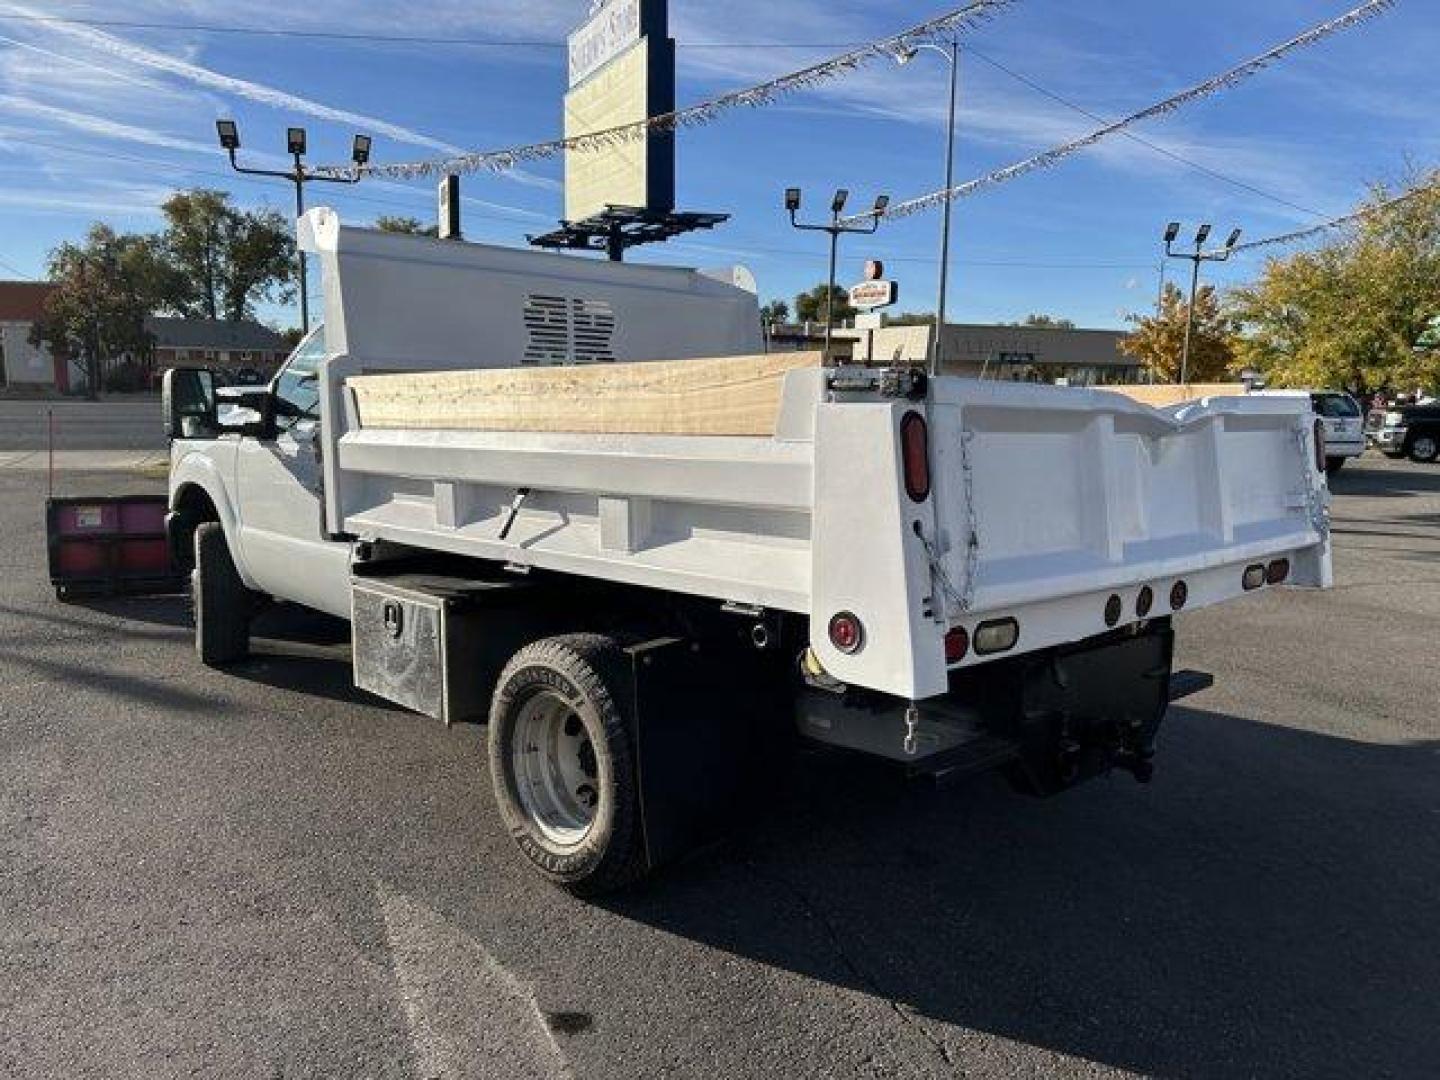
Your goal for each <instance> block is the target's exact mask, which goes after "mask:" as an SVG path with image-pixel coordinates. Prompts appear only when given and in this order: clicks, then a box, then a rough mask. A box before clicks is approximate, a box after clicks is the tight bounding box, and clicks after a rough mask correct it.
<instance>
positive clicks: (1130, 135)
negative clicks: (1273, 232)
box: [965, 47, 1325, 218]
mask: <svg viewBox="0 0 1440 1080" xmlns="http://www.w3.org/2000/svg"><path fill="white" fill-rule="evenodd" d="M965 52H966V53H967V54H968V55H970V56H973V57H975V58H976V59H977V60H980V61H981V62H983V63H986V64H989V65H990V66H991V67H993V68H995V69H996V70H997V71H1001V72H1004V73H1005V74H1006V75H1009V76H1010V77H1011V78H1012V79H1015V80H1016V81H1018V82H1021V83H1024V84H1025V85H1026V86H1028V87H1030V89H1032V90H1034V91H1035V92H1036V93H1038V94H1042V95H1044V96H1045V97H1047V98H1049V99H1050V100H1051V101H1055V102H1058V103H1059V104H1061V105H1064V106H1065V107H1066V108H1067V109H1073V110H1074V111H1075V112H1078V113H1079V114H1080V115H1082V116H1085V117H1088V118H1089V119H1091V120H1094V121H1095V122H1096V123H1097V124H1110V123H1112V122H1113V121H1110V120H1107V119H1106V118H1105V117H1103V116H1098V115H1096V114H1095V113H1093V112H1091V111H1090V110H1089V109H1087V108H1085V107H1084V106H1083V105H1077V104H1075V102H1073V101H1070V100H1068V99H1066V98H1064V97H1062V96H1061V95H1059V94H1057V93H1055V92H1054V91H1053V90H1050V89H1047V88H1046V87H1044V86H1041V85H1040V84H1039V83H1037V82H1036V81H1035V80H1034V79H1031V78H1030V77H1029V76H1026V75H1022V74H1021V73H1020V72H1018V71H1014V70H1012V69H1011V68H1008V67H1006V66H1005V65H1004V64H1002V63H1000V61H998V60H995V59H992V58H991V57H989V56H986V55H985V54H984V53H982V52H981V51H980V50H979V49H976V48H973V47H971V48H967V49H966V50H965ZM1120 134H1121V135H1123V136H1125V138H1127V139H1129V140H1130V141H1131V142H1134V143H1138V144H1139V145H1141V146H1143V147H1145V148H1146V149H1148V150H1153V151H1154V152H1155V153H1157V154H1161V155H1163V156H1164V157H1167V158H1169V159H1171V160H1172V161H1175V162H1178V163H1179V164H1181V165H1184V166H1186V167H1187V168H1190V169H1194V170H1195V171H1196V172H1199V173H1203V174H1204V175H1206V176H1209V177H1211V178H1212V179H1215V180H1219V181H1222V182H1223V183H1226V184H1229V185H1230V186H1232V187H1235V188H1239V189H1240V190H1242V191H1248V192H1249V193H1250V194H1252V195H1258V196H1260V197H1261V198H1262V199H1268V200H1270V201H1271V202H1273V203H1277V204H1279V205H1280V206H1284V207H1286V208H1288V209H1290V210H1298V211H1300V213H1302V214H1309V215H1310V216H1311V217H1317V218H1318V217H1324V216H1325V215H1324V214H1322V213H1321V212H1320V211H1318V210H1311V209H1310V208H1309V207H1305V206H1301V205H1299V204H1298V203H1293V202H1291V201H1290V200H1288V199H1284V198H1281V197H1280V196H1279V195H1276V194H1274V193H1272V192H1269V191H1265V190H1263V189H1261V188H1258V187H1256V186H1255V185H1253V184H1248V183H1246V182H1245V181H1244V180H1238V179H1236V178H1235V177H1233V176H1227V175H1225V174H1224V173H1222V172H1219V171H1217V170H1215V169H1212V168H1210V167H1209V166H1208V165H1202V164H1200V163H1199V162H1198V161H1191V160H1190V159H1189V158H1187V157H1183V156H1181V155H1180V154H1177V153H1176V152H1175V151H1173V150H1171V149H1169V148H1168V147H1165V146H1161V145H1160V144H1158V143H1153V142H1151V141H1150V140H1149V139H1146V138H1144V137H1142V136H1140V135H1136V134H1135V133H1134V132H1133V131H1122V132H1121V133H1120Z"/></svg>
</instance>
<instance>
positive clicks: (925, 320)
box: [881, 311, 935, 326]
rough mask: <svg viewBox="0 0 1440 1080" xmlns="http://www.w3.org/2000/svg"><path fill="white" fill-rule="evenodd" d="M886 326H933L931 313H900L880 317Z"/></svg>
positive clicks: (932, 314)
mask: <svg viewBox="0 0 1440 1080" xmlns="http://www.w3.org/2000/svg"><path fill="white" fill-rule="evenodd" d="M881 318H882V319H883V321H884V323H885V325H886V326H933V325H935V313H934V312H933V311H902V312H900V313H899V314H898V315H882V316H881Z"/></svg>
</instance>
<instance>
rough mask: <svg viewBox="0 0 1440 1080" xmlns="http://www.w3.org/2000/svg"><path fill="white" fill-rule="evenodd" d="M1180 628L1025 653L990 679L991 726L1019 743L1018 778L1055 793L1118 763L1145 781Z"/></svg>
mask: <svg viewBox="0 0 1440 1080" xmlns="http://www.w3.org/2000/svg"><path fill="white" fill-rule="evenodd" d="M1174 650H1175V634H1174V631H1173V630H1172V629H1171V628H1170V627H1169V626H1168V625H1159V626H1154V627H1151V628H1150V629H1148V630H1146V632H1144V633H1142V634H1139V635H1135V636H1129V637H1122V638H1112V639H1105V640H1102V641H1100V642H1089V643H1086V644H1083V645H1080V646H1076V647H1074V648H1072V649H1061V650H1056V651H1054V652H1051V653H1045V654H1041V655H1039V656H1036V657H1033V658H1032V657H1022V658H1019V659H1017V660H1016V661H1015V662H1014V663H1012V664H1010V665H1007V667H1006V669H1005V670H1004V672H1003V674H1002V673H1001V672H996V673H995V674H996V675H997V676H999V677H998V678H993V679H991V680H989V682H988V685H987V688H986V692H985V695H984V698H985V714H986V720H987V723H988V724H989V725H990V727H991V729H992V730H995V731H997V732H1004V733H1006V734H1007V735H1009V736H1010V737H1011V738H1013V739H1014V740H1015V742H1016V743H1017V744H1018V746H1019V749H1020V755H1019V759H1018V761H1017V764H1016V768H1015V773H1014V776H1015V779H1016V781H1017V786H1019V787H1020V788H1021V789H1022V790H1025V791H1028V792H1030V793H1033V794H1038V795H1051V794H1055V793H1057V792H1059V791H1063V790H1065V789H1066V788H1069V787H1072V786H1074V785H1075V784H1078V783H1080V782H1081V781H1082V780H1085V779H1088V778H1090V777H1093V776H1096V775H1098V774H1100V773H1103V772H1106V771H1108V770H1111V769H1116V768H1119V769H1124V770H1126V771H1128V772H1130V773H1132V774H1133V775H1134V776H1135V778H1136V779H1137V780H1139V781H1141V782H1142V783H1145V782H1148V781H1149V780H1150V778H1151V776H1152V774H1153V771H1154V766H1153V764H1152V759H1153V758H1154V756H1155V736H1156V734H1157V732H1158V731H1159V729H1160V723H1161V721H1162V720H1163V719H1164V717H1165V711H1166V709H1167V708H1168V706H1169V704H1170V701H1171V699H1172V690H1171V678H1172V675H1171V669H1172V662H1173V658H1174Z"/></svg>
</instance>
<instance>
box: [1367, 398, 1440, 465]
mask: <svg viewBox="0 0 1440 1080" xmlns="http://www.w3.org/2000/svg"><path fill="white" fill-rule="evenodd" d="M1370 439H1371V441H1372V442H1374V444H1375V445H1376V446H1378V447H1379V448H1380V452H1381V453H1382V454H1384V455H1385V456H1386V457H1388V458H1402V457H1409V458H1410V459H1411V460H1412V461H1418V462H1422V463H1425V464H1429V463H1431V462H1434V461H1437V460H1440V405H1401V406H1396V407H1395V408H1393V409H1390V410H1387V411H1386V412H1385V413H1384V415H1383V416H1382V417H1381V420H1380V423H1379V425H1378V426H1377V427H1375V428H1374V429H1373V430H1372V431H1371V432H1370Z"/></svg>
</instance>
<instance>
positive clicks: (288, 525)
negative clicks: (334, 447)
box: [235, 327, 350, 618]
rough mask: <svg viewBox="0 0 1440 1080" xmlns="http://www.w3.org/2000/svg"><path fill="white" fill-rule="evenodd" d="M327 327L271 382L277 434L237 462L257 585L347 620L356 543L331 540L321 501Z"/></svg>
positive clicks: (240, 511)
mask: <svg viewBox="0 0 1440 1080" xmlns="http://www.w3.org/2000/svg"><path fill="white" fill-rule="evenodd" d="M324 357H325V332H324V328H323V327H321V328H319V329H317V330H315V331H314V332H313V333H312V334H311V335H310V336H309V337H308V338H306V339H305V341H303V342H301V344H300V346H299V348H297V349H296V350H295V352H294V354H292V355H291V357H290V360H289V361H288V362H287V363H286V365H285V367H284V368H282V369H281V371H280V374H279V375H278V376H277V377H276V379H275V382H274V383H273V384H272V391H273V394H274V397H275V422H276V425H275V436H274V438H270V439H254V438H246V439H243V440H242V441H241V444H240V450H239V454H238V455H237V459H236V464H235V477H236V488H237V493H238V496H239V498H238V499H237V500H236V504H237V516H238V517H239V520H240V550H241V556H242V558H243V559H244V560H245V565H246V568H247V569H248V570H249V571H250V574H251V576H252V577H253V578H254V579H255V583H256V584H257V585H258V586H259V587H260V588H261V589H263V590H264V591H265V592H268V593H270V594H271V595H272V596H275V597H277V598H279V599H282V600H292V601H294V602H296V603H299V604H304V605H305V606H306V607H311V608H316V609H318V610H320V611H326V612H329V613H330V614H332V615H338V616H340V617H342V618H348V617H349V614H350V545H349V544H346V543H336V542H334V541H331V540H327V539H326V538H325V529H324V520H323V509H322V508H323V503H324V500H323V499H322V497H321V477H322V476H323V470H322V469H321V465H320V447H321V445H322V443H321V439H320V425H321V424H322V423H323V420H322V418H321V416H320V405H319V402H320V392H319V383H318V381H317V378H316V373H317V371H318V368H319V364H320V361H321V360H323V359H324Z"/></svg>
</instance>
